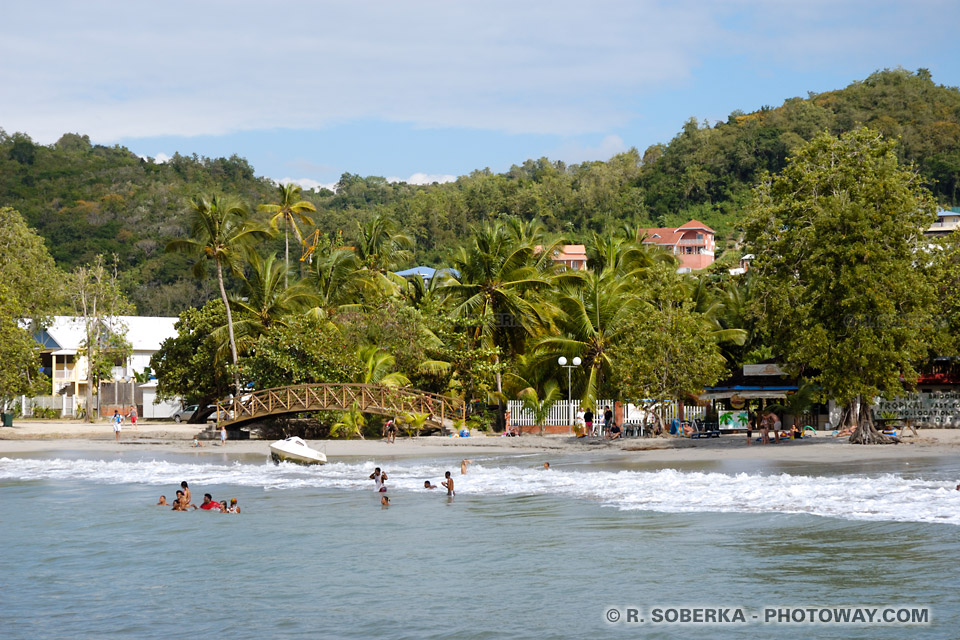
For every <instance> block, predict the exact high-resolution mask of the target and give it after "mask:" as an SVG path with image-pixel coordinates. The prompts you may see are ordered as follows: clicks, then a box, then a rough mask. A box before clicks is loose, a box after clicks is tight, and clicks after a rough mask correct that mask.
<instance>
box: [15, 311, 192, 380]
mask: <svg viewBox="0 0 960 640" xmlns="http://www.w3.org/2000/svg"><path fill="white" fill-rule="evenodd" d="M176 322H177V318H146V317H140V316H117V317H115V318H110V320H109V322H107V325H108V327H107V330H114V331H118V332H123V336H124V338H125V339H126V341H127V342H129V343H130V346H131V354H130V356H129V357H127V358H125V359H124V360H123V361H122V362H118V363H116V364H115V366H114V367H113V368H112V371H111V378H112V379H113V380H133V378H134V372H136V373H142V372H143V371H144V369H146V368H147V367H149V366H150V358H151V357H152V356H153V354H154V353H156V352H157V351H159V350H160V345H161V344H162V343H163V341H164V340H166V339H167V338H171V337H174V336H176V335H177V330H176V329H175V328H174V324H175V323H176ZM34 338H35V339H36V341H37V342H38V343H40V346H41V355H40V363H41V364H40V366H41V370H42V371H43V372H44V373H45V374H47V375H48V376H50V378H51V380H52V388H51V390H50V392H51V395H61V394H62V395H68V396H82V395H84V394H85V393H86V384H87V357H86V355H85V354H84V346H83V345H84V342H85V340H86V330H85V327H84V322H83V318H78V317H74V316H54V318H53V322H52V323H51V324H50V326H48V327H45V328H43V329H40V330H39V331H38V332H37V333H36V334H35V336H34Z"/></svg>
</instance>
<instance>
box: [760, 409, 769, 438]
mask: <svg viewBox="0 0 960 640" xmlns="http://www.w3.org/2000/svg"><path fill="white" fill-rule="evenodd" d="M760 444H770V416H769V415H765V416H762V417H761V418H760Z"/></svg>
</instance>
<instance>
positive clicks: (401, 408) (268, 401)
mask: <svg viewBox="0 0 960 640" xmlns="http://www.w3.org/2000/svg"><path fill="white" fill-rule="evenodd" d="M354 407H356V408H357V409H359V410H360V411H364V412H368V413H379V414H383V415H391V416H397V415H403V414H405V413H419V414H427V416H428V417H427V422H429V423H432V424H435V425H437V426H443V425H444V422H445V421H446V420H455V419H458V418H459V419H463V418H464V417H465V410H466V405H465V404H464V402H463V401H462V400H460V399H459V398H451V397H449V396H443V395H439V394H436V393H427V392H425V391H419V390H417V389H409V388H403V387H388V386H383V385H373V384H352V383H344V384H335V383H318V384H302V385H292V386H288V387H276V388H273V389H262V390H259V391H254V392H252V393H249V394H245V395H243V396H240V397H234V398H233V399H231V400H228V401H220V402H218V403H217V416H218V417H219V418H220V421H221V422H222V423H223V424H232V423H236V422H245V421H247V420H252V419H255V418H259V417H264V416H269V415H279V414H284V413H297V412H300V411H349V410H350V409H353V408H354Z"/></svg>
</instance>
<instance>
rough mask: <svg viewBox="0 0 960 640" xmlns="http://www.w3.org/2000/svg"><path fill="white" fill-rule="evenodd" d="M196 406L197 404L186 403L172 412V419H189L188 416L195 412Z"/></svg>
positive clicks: (179, 420) (181, 420)
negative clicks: (178, 409)
mask: <svg viewBox="0 0 960 640" xmlns="http://www.w3.org/2000/svg"><path fill="white" fill-rule="evenodd" d="M198 406H199V405H196V404H191V405H187V406H186V407H184V408H183V409H180V411H177V412H176V413H175V414H173V421H174V422H183V421H184V420H189V419H190V416H192V415H193V414H194V413H195V412H196V410H197V407H198Z"/></svg>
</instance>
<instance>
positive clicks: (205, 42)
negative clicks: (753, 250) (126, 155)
mask: <svg viewBox="0 0 960 640" xmlns="http://www.w3.org/2000/svg"><path fill="white" fill-rule="evenodd" d="M879 5H880V6H879V7H878V6H877V0H872V1H871V2H869V3H868V2H866V0H847V1H841V2H834V0H830V1H829V2H827V0H809V2H803V3H785V2H769V1H768V0H717V1H716V2H712V3H704V2H698V1H696V0H676V1H674V2H669V3H668V2H662V1H658V0H634V1H633V2H622V1H621V0H595V1H594V2H590V3H584V2H582V1H581V0H552V1H551V2H545V1H536V0H533V1H531V2H515V1H514V0H487V1H485V2H450V1H449V0H407V1H406V2H402V3H401V2H393V1H389V0H379V1H378V0H370V1H369V2H347V3H335V2H317V1H316V0H290V1H288V2H285V3H284V4H283V7H282V9H280V10H275V9H273V8H272V7H271V6H268V5H266V4H264V3H262V2H259V1H254V0H207V1H205V2H194V1H192V0H168V1H166V2H153V3H145V2H128V1H124V0H101V1H99V2H97V3H95V7H96V8H95V10H91V8H90V5H89V4H88V3H78V2H69V1H67V0H50V1H47V2H42V3H28V2H22V3H6V6H5V7H4V11H3V21H2V22H0V61H2V62H0V86H2V87H3V88H4V90H3V91H2V92H0V126H3V127H4V128H5V129H6V130H7V131H26V132H27V133H29V134H30V135H31V136H33V137H34V138H36V139H37V140H38V141H40V142H44V143H49V142H53V141H54V140H56V139H57V138H59V136H60V135H61V134H62V133H63V132H65V131H81V132H83V133H86V134H89V135H90V136H91V138H93V139H94V140H96V141H98V142H108V143H109V142H113V141H116V140H119V139H123V138H146V137H153V136H166V135H179V136H197V135H222V134H227V133H233V132H238V131H253V130H265V129H278V128H286V129H311V130H316V129H321V128H325V127H330V126H334V125H337V124H341V123H343V122H347V121H351V120H359V119H376V120H382V121H390V122H404V123H412V124H414V125H416V126H419V127H427V128H440V127H458V128H464V127H466V128H473V129H481V130H490V131H499V132H507V133H526V134H550V135H562V136H581V135H585V134H591V133H593V134H599V133H606V132H609V131H611V130H613V129H615V128H617V127H620V126H623V125H624V124H625V123H628V122H630V121H631V120H633V119H635V118H637V117H638V116H639V115H640V114H639V113H638V104H640V103H641V102H642V101H643V98H644V97H645V96H648V95H650V94H651V93H653V92H659V91H661V90H664V89H666V88H671V87H675V86H677V85H678V84H682V83H684V82H685V81H687V80H688V79H689V78H691V77H692V74H693V72H694V71H695V70H696V68H697V67H698V65H700V64H701V63H702V61H703V60H705V59H706V58H707V57H708V56H728V57H734V56H741V57H743V60H744V64H756V65H759V66H762V67H763V68H764V70H767V69H769V68H770V65H769V64H768V63H767V60H769V59H774V58H776V59H779V60H780V61H783V60H789V61H790V64H793V65H796V66H803V65H805V64H806V65H810V64H812V63H815V64H823V62H824V61H831V60H838V59H844V58H847V57H851V56H855V57H857V58H858V59H869V60H886V59H888V57H889V56H890V47H891V43H896V45H897V47H899V49H898V52H901V51H910V52H922V51H925V49H924V47H926V46H927V45H928V44H929V43H930V42H936V41H937V40H938V38H941V39H942V38H949V37H952V34H949V29H950V28H952V25H953V24H955V23H956V19H955V18H957V8H956V6H955V3H948V2H937V1H936V0H917V1H916V2H914V3H910V4H907V3H900V4H899V5H898V3H896V2H893V1H892V0H880V2H879ZM900 5H902V6H900ZM184 16H189V19H184ZM37 34H43V37H37ZM875 64H876V63H875ZM877 66H882V63H880V64H879V65H877Z"/></svg>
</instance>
